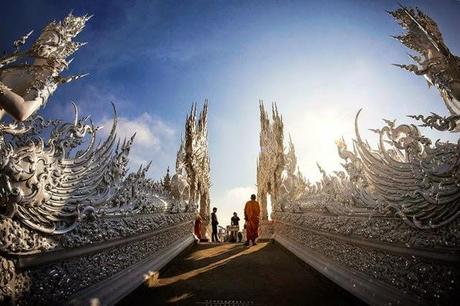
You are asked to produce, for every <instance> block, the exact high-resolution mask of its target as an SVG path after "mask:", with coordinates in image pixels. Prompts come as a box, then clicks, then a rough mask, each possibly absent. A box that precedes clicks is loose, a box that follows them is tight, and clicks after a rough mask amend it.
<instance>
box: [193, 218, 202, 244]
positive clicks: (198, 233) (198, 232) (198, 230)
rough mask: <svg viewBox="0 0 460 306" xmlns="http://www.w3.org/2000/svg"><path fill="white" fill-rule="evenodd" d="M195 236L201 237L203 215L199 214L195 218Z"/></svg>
mask: <svg viewBox="0 0 460 306" xmlns="http://www.w3.org/2000/svg"><path fill="white" fill-rule="evenodd" d="M194 232H195V236H197V237H198V239H201V217H200V216H197V217H196V219H195V228H194Z"/></svg>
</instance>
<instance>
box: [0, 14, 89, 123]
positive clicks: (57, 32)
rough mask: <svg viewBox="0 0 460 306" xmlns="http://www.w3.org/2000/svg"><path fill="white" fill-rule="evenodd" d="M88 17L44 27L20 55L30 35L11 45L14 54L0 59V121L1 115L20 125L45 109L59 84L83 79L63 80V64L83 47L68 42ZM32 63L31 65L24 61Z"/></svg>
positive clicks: (67, 62)
mask: <svg viewBox="0 0 460 306" xmlns="http://www.w3.org/2000/svg"><path fill="white" fill-rule="evenodd" d="M91 17H92V16H87V15H84V16H80V17H77V16H73V15H72V13H70V14H69V15H68V16H67V17H65V18H64V20H63V21H59V22H58V21H53V22H51V23H50V24H48V25H47V26H46V27H45V28H44V29H43V32H42V34H41V35H40V37H39V38H38V39H37V41H35V43H34V44H33V45H32V47H31V48H30V49H28V50H27V51H21V50H20V47H21V46H23V45H24V44H25V43H26V41H27V39H28V38H29V36H30V35H31V34H32V31H31V32H29V33H28V34H26V35H24V36H23V37H21V38H20V39H19V40H17V41H15V42H14V46H15V47H16V50H15V51H14V52H12V53H10V54H6V55H4V56H3V57H1V58H0V119H1V118H2V117H3V116H4V114H5V113H8V114H10V115H11V116H12V117H13V118H14V119H16V120H18V121H23V120H25V119H27V118H29V116H30V115H32V114H33V113H34V112H35V111H36V110H37V109H39V108H40V107H41V106H43V105H45V104H46V102H47V101H48V98H49V97H50V96H51V95H52V94H53V93H54V91H55V90H56V88H57V86H58V85H59V84H63V83H68V82H70V81H72V80H75V79H78V78H80V77H82V76H84V75H77V76H71V77H63V76H62V75H61V72H62V71H64V70H65V69H67V68H68V67H69V64H70V63H71V62H72V60H67V58H68V57H69V56H71V55H72V54H73V53H74V52H75V51H77V50H78V49H79V48H80V47H81V46H83V45H85V43H79V42H74V41H72V39H73V38H75V37H76V36H77V35H78V34H79V33H80V32H81V31H82V30H83V28H84V27H85V24H86V22H87V21H88V20H89V19H90V18H91ZM28 59H33V62H32V64H28V63H27V62H26V60H28Z"/></svg>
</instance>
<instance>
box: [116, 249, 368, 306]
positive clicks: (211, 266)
mask: <svg viewBox="0 0 460 306" xmlns="http://www.w3.org/2000/svg"><path fill="white" fill-rule="evenodd" d="M209 301H221V302H222V303H221V304H218V303H217V302H214V303H215V304H217V305H235V306H236V305H243V303H241V302H246V304H244V305H289V306H295V305H365V304H364V303H363V302H361V301H360V300H358V299H357V298H355V297H354V296H352V295H351V294H349V293H348V292H346V291H344V290H343V289H341V288H340V287H338V286H337V285H335V284H334V283H332V282H331V281H329V280H328V279H327V278H325V277H324V276H322V275H321V274H320V273H318V272H317V271H315V270H314V269H313V268H311V267H309V266H307V265H305V264H304V263H302V262H300V260H299V259H297V258H296V257H295V256H294V255H292V254H290V253H288V252H286V251H285V250H284V249H282V248H280V247H279V246H277V245H275V244H273V243H259V244H257V245H256V246H252V247H245V246H243V245H241V244H217V245H216V244H200V245H196V246H194V247H193V248H192V249H191V251H190V252H188V253H186V254H184V255H183V256H181V257H179V258H176V259H175V260H174V261H173V262H172V263H171V264H170V265H169V266H168V267H167V268H166V269H165V271H163V272H162V273H160V276H159V278H154V277H152V278H151V279H150V280H149V282H148V284H146V285H142V286H140V287H139V288H138V289H136V290H135V291H134V292H132V293H131V294H130V295H129V296H127V297H126V298H125V299H123V300H122V301H120V303H119V306H122V305H211V303H209ZM237 302H240V303H237ZM225 303H227V304H225ZM232 303H233V304H232Z"/></svg>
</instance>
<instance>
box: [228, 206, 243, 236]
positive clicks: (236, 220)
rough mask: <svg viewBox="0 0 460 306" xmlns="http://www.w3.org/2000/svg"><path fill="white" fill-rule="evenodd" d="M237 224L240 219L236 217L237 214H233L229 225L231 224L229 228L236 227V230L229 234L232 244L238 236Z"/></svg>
mask: <svg viewBox="0 0 460 306" xmlns="http://www.w3.org/2000/svg"><path fill="white" fill-rule="evenodd" d="M239 222H240V217H238V214H237V213H236V212H234V213H233V217H232V219H230V224H231V226H235V227H236V226H238V230H236V231H232V232H231V240H232V242H236V241H237V239H238V238H237V236H238V232H239V230H240V224H239ZM240 241H241V240H240Z"/></svg>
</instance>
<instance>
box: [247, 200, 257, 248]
mask: <svg viewBox="0 0 460 306" xmlns="http://www.w3.org/2000/svg"><path fill="white" fill-rule="evenodd" d="M259 215H260V206H259V202H257V201H256V195H255V194H252V195H251V201H248V202H246V205H245V207H244V220H246V237H247V240H246V243H245V245H249V241H252V245H256V239H257V237H258V236H259V233H258V232H259Z"/></svg>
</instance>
